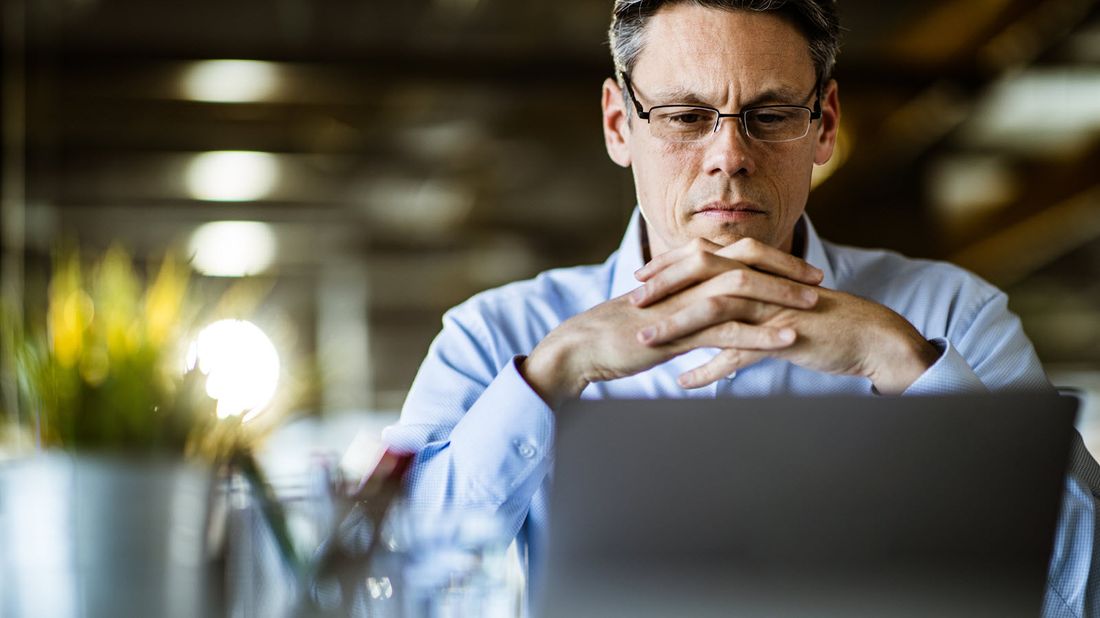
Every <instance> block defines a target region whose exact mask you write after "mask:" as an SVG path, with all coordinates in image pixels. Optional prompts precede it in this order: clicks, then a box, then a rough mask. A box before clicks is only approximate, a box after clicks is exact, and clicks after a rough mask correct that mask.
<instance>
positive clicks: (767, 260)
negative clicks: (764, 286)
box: [717, 237, 825, 285]
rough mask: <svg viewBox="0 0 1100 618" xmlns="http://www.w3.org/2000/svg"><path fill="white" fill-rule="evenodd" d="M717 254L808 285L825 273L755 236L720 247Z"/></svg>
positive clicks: (818, 281) (818, 279) (815, 281)
mask: <svg viewBox="0 0 1100 618" xmlns="http://www.w3.org/2000/svg"><path fill="white" fill-rule="evenodd" d="M717 254H718V255H719V256H722V257H726V258H730V259H733V260H737V261H738V262H741V263H744V264H748V265H749V266H752V267H753V268H756V269H758V270H763V271H765V272H769V273H772V274H774V275H779V276H781V277H786V278H788V279H793V280H794V281H800V282H802V283H806V284H808V285H817V284H819V283H821V281H822V279H824V277H825V273H824V272H823V271H822V270H821V269H819V268H817V267H815V266H812V265H811V264H810V263H809V262H807V261H805V260H803V259H801V258H797V257H795V256H793V255H791V254H790V253H787V252H785V251H780V250H779V249H776V248H775V247H772V246H771V245H768V244H765V243H763V242H760V241H759V240H756V239H755V238H749V237H745V238H742V239H741V240H738V241H737V242H735V243H733V244H731V245H727V246H725V247H722V248H721V249H719V250H718V251H717Z"/></svg>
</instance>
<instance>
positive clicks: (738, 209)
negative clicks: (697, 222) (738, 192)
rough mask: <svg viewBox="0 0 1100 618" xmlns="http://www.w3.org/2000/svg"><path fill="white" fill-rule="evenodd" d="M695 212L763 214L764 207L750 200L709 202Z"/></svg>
mask: <svg viewBox="0 0 1100 618" xmlns="http://www.w3.org/2000/svg"><path fill="white" fill-rule="evenodd" d="M694 214H697V215H699V214H701V215H709V216H736V215H743V216H747V215H763V214H767V213H765V212H764V209H762V208H760V207H759V206H756V205H755V204H752V203H750V202H734V203H730V202H719V201H715V202H709V203H707V204H703V205H702V206H700V207H699V208H697V209H695V213H694Z"/></svg>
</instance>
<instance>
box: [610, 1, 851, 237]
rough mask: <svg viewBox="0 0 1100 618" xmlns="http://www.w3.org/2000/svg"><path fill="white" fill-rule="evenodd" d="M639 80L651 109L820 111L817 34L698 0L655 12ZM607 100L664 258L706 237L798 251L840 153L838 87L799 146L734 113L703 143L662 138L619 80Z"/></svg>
mask: <svg viewBox="0 0 1100 618" xmlns="http://www.w3.org/2000/svg"><path fill="white" fill-rule="evenodd" d="M630 78H631V82H632V83H633V86H634V92H635V93H636V94H637V97H638V99H639V101H640V102H641V104H642V106H643V107H644V108H645V109H646V110H648V109H649V108H650V107H652V106H654V105H668V104H683V103H688V104H701V105H707V106H710V107H715V108H717V109H719V110H721V111H722V112H724V113H733V112H739V111H741V109H742V108H744V107H749V106H757V105H780V104H787V105H803V106H806V107H811V108H812V107H813V104H814V101H815V99H816V93H814V86H815V80H816V78H815V74H814V66H813V61H812V60H811V58H810V54H809V50H808V49H807V41H806V39H805V37H803V36H802V34H801V33H800V32H799V31H798V30H797V29H796V28H795V27H794V26H792V25H790V24H789V23H788V22H786V21H784V20H783V19H781V18H779V17H776V16H774V15H772V14H767V13H754V12H749V11H726V10H721V9H710V8H703V7H699V6H695V5H692V4H687V3H685V4H677V5H673V6H670V7H666V8H664V9H662V10H660V11H659V12H658V13H657V14H656V15H654V16H653V17H652V18H651V19H650V21H649V23H648V25H647V29H646V32H645V45H644V47H643V49H642V52H641V54H640V56H639V57H638V60H637V63H636V64H635V66H634V68H633V71H632V73H631V75H630ZM603 104H604V133H605V138H606V142H607V147H608V152H609V154H610V155H611V158H612V159H613V160H615V161H616V162H617V163H619V164H620V165H629V166H631V167H632V169H633V174H634V184H635V187H636V189H637V196H638V203H639V204H640V206H641V209H642V214H643V215H644V216H645V220H646V222H647V224H648V231H649V242H650V250H651V252H652V254H653V255H659V254H661V253H663V252H665V251H668V250H669V249H673V248H676V247H679V246H681V245H683V244H685V243H687V242H688V241H690V240H692V239H695V238H700V237H701V238H705V239H708V240H711V241H713V242H715V243H718V244H720V245H728V244H731V243H733V242H734V241H736V240H738V239H740V238H742V237H746V236H749V237H752V238H755V239H757V240H760V241H763V242H765V243H767V244H768V245H771V246H773V247H777V248H780V249H782V250H784V251H790V250H791V237H792V234H793V231H794V226H795V223H796V222H797V221H798V218H799V217H800V216H801V215H802V212H803V210H804V209H805V206H806V199H807V196H808V194H809V190H810V173H811V171H812V170H813V165H814V163H815V162H816V163H818V164H821V163H824V162H825V161H827V160H828V159H829V157H830V156H831V155H832V150H833V145H834V143H835V139H836V126H837V121H838V119H839V104H838V103H837V96H836V85H835V83H830V84H829V86H828V87H827V88H826V91H825V93H824V94H823V98H822V100H821V107H822V119H821V120H819V121H814V122H813V124H812V125H811V127H810V132H809V134H808V135H806V136H805V137H803V138H801V139H798V140H794V141H789V142H771V143H769V142H760V141H757V140H754V139H751V138H748V137H746V136H745V135H744V133H743V131H742V128H741V126H740V120H739V119H735V118H723V119H722V123H721V126H720V128H719V130H718V132H717V133H715V134H713V135H709V136H708V137H706V138H704V139H703V140H702V141H698V142H688V143H669V142H666V141H663V140H661V139H660V138H657V137H654V136H653V135H652V134H651V133H650V130H649V126H648V124H647V123H646V121H644V120H641V119H639V118H638V117H637V115H636V114H633V113H632V114H631V116H632V117H631V118H629V120H628V118H627V115H626V113H625V110H624V109H623V103H622V94H621V91H620V90H619V88H618V86H617V85H616V84H615V82H614V80H608V82H607V83H605V84H604V93H603ZM632 104H633V103H631V105H632Z"/></svg>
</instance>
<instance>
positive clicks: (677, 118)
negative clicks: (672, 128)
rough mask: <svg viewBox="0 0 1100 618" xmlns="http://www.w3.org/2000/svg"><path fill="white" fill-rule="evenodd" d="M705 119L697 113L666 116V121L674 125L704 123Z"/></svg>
mask: <svg viewBox="0 0 1100 618" xmlns="http://www.w3.org/2000/svg"><path fill="white" fill-rule="evenodd" d="M705 120H706V118H705V117H704V116H703V114H700V113H699V112H694V111H692V112H679V113H675V114H671V115H669V116H668V121H669V122H671V123H674V124H685V125H690V124H697V123H700V122H703V121H705Z"/></svg>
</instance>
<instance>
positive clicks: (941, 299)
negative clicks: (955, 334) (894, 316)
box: [823, 242, 1005, 330]
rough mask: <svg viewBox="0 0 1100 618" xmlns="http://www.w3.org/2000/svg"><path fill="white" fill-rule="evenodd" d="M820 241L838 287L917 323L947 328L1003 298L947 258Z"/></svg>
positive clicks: (999, 291) (1000, 292)
mask: <svg viewBox="0 0 1100 618" xmlns="http://www.w3.org/2000/svg"><path fill="white" fill-rule="evenodd" d="M823 244H824V245H825V252H826V254H827V255H828V256H829V260H830V263H831V266H832V268H833V272H834V277H835V279H836V286H837V288H838V289H840V290H842V291H845V292H849V293H852V294H856V295H859V296H863V297H865V298H869V299H871V300H875V301H877V302H879V303H882V304H884V305H886V306H888V307H890V308H891V309H893V310H894V311H897V312H898V313H901V314H902V315H904V316H906V317H907V318H909V320H910V321H912V322H914V323H915V324H916V323H918V322H920V323H925V324H933V323H934V324H938V325H939V326H940V328H942V329H944V330H946V329H949V328H950V327H952V326H957V325H959V324H960V323H966V322H969V321H970V320H972V319H973V317H974V316H975V314H977V312H979V311H980V310H981V309H982V308H983V307H985V306H986V305H988V304H989V303H990V302H992V301H994V300H1003V299H1004V298H1005V294H1004V292H1002V291H1001V290H999V289H998V288H997V287H996V286H994V285H993V284H991V283H989V282H988V281H986V280H984V279H982V278H981V277H979V276H978V275H975V274H974V273H972V272H970V271H968V270H966V269H964V268H961V267H959V266H956V265H954V264H951V263H949V262H944V261H939V260H928V259H920V258H911V257H907V256H904V255H902V254H900V253H897V252H895V251H888V250H883V249H861V248H856V247H848V246H844V245H838V244H834V243H829V242H823ZM937 330H939V329H937Z"/></svg>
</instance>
